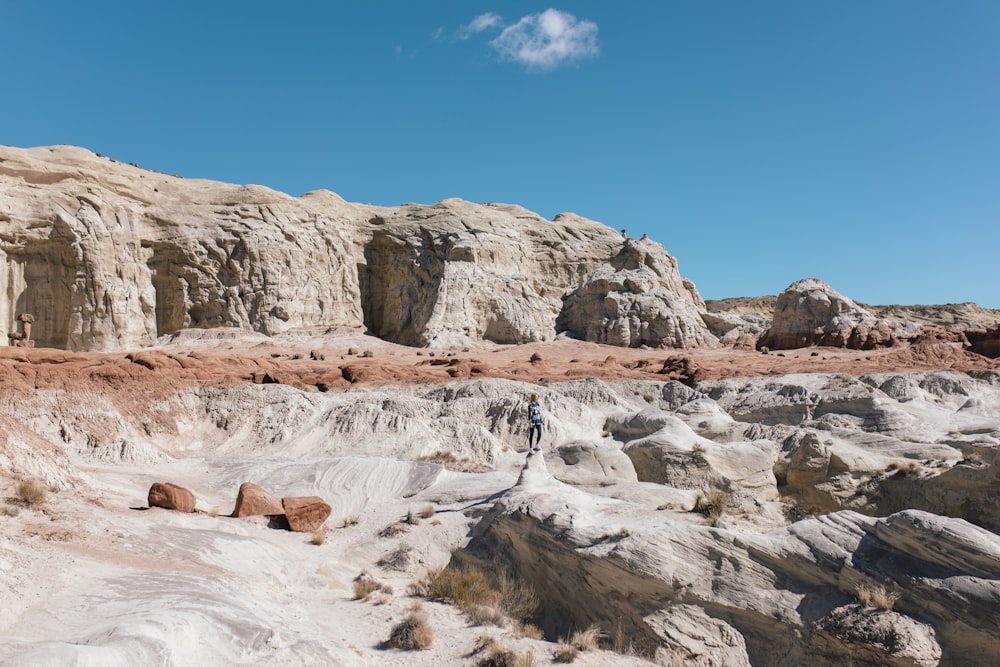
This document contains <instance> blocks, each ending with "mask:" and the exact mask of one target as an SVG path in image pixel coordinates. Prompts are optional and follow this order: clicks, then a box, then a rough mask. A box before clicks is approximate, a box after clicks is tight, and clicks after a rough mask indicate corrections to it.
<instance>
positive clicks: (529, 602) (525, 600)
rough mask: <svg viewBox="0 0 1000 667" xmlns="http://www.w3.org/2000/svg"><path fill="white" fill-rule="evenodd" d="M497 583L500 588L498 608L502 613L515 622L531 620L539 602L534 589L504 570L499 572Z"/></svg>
mask: <svg viewBox="0 0 1000 667" xmlns="http://www.w3.org/2000/svg"><path fill="white" fill-rule="evenodd" d="M497 583H498V584H499V587H500V607H501V608H502V609H503V611H504V613H505V614H507V615H508V616H510V617H511V618H513V619H515V620H517V621H522V622H523V621H528V620H531V618H532V617H533V616H534V615H535V610H536V609H538V605H539V602H540V601H539V599H538V594H537V593H535V589H534V588H533V587H531V586H530V585H528V584H526V583H524V582H523V581H521V580H520V579H515V578H514V577H512V576H511V575H510V573H509V572H507V571H505V570H504V571H501V572H500V575H499V576H498V577H497Z"/></svg>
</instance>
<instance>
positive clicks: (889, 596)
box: [857, 584, 899, 611]
mask: <svg viewBox="0 0 1000 667" xmlns="http://www.w3.org/2000/svg"><path fill="white" fill-rule="evenodd" d="M857 594H858V602H860V603H861V606H862V607H865V608H866V609H884V610H886V611H890V610H892V608H893V606H894V605H895V604H896V600H898V599H899V593H895V592H893V591H890V590H889V589H887V588H886V587H885V586H879V585H873V584H859V585H858V589H857Z"/></svg>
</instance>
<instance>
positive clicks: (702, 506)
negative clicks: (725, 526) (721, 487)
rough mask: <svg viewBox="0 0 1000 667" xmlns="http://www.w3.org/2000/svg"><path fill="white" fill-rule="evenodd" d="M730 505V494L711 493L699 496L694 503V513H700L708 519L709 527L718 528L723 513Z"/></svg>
mask: <svg viewBox="0 0 1000 667" xmlns="http://www.w3.org/2000/svg"><path fill="white" fill-rule="evenodd" d="M728 505H729V494H728V493H726V492H724V491H718V490H715V491H709V492H708V493H707V494H704V495H702V494H698V497H697V498H696V499H695V501H694V511H695V512H700V513H701V514H704V515H705V516H706V517H708V525H710V526H718V525H719V520H720V519H721V518H722V513H723V512H725V511H726V507H727V506H728Z"/></svg>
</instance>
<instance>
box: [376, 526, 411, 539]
mask: <svg viewBox="0 0 1000 667" xmlns="http://www.w3.org/2000/svg"><path fill="white" fill-rule="evenodd" d="M405 532H406V527H405V526H402V525H400V524H398V523H390V524H389V525H388V526H386V527H385V528H383V529H382V530H380V531H378V536H379V537H395V536H396V535H399V534H400V533H405Z"/></svg>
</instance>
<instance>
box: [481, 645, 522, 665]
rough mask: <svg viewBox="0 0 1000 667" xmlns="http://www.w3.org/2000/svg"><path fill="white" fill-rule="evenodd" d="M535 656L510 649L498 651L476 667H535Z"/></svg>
mask: <svg viewBox="0 0 1000 667" xmlns="http://www.w3.org/2000/svg"><path fill="white" fill-rule="evenodd" d="M534 665H535V654H534V653H532V652H531V651H528V652H527V653H515V652H514V651H511V650H509V649H497V650H494V651H493V652H492V653H490V654H489V655H488V656H486V657H485V658H483V659H482V660H480V661H479V662H477V663H476V667H534Z"/></svg>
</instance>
